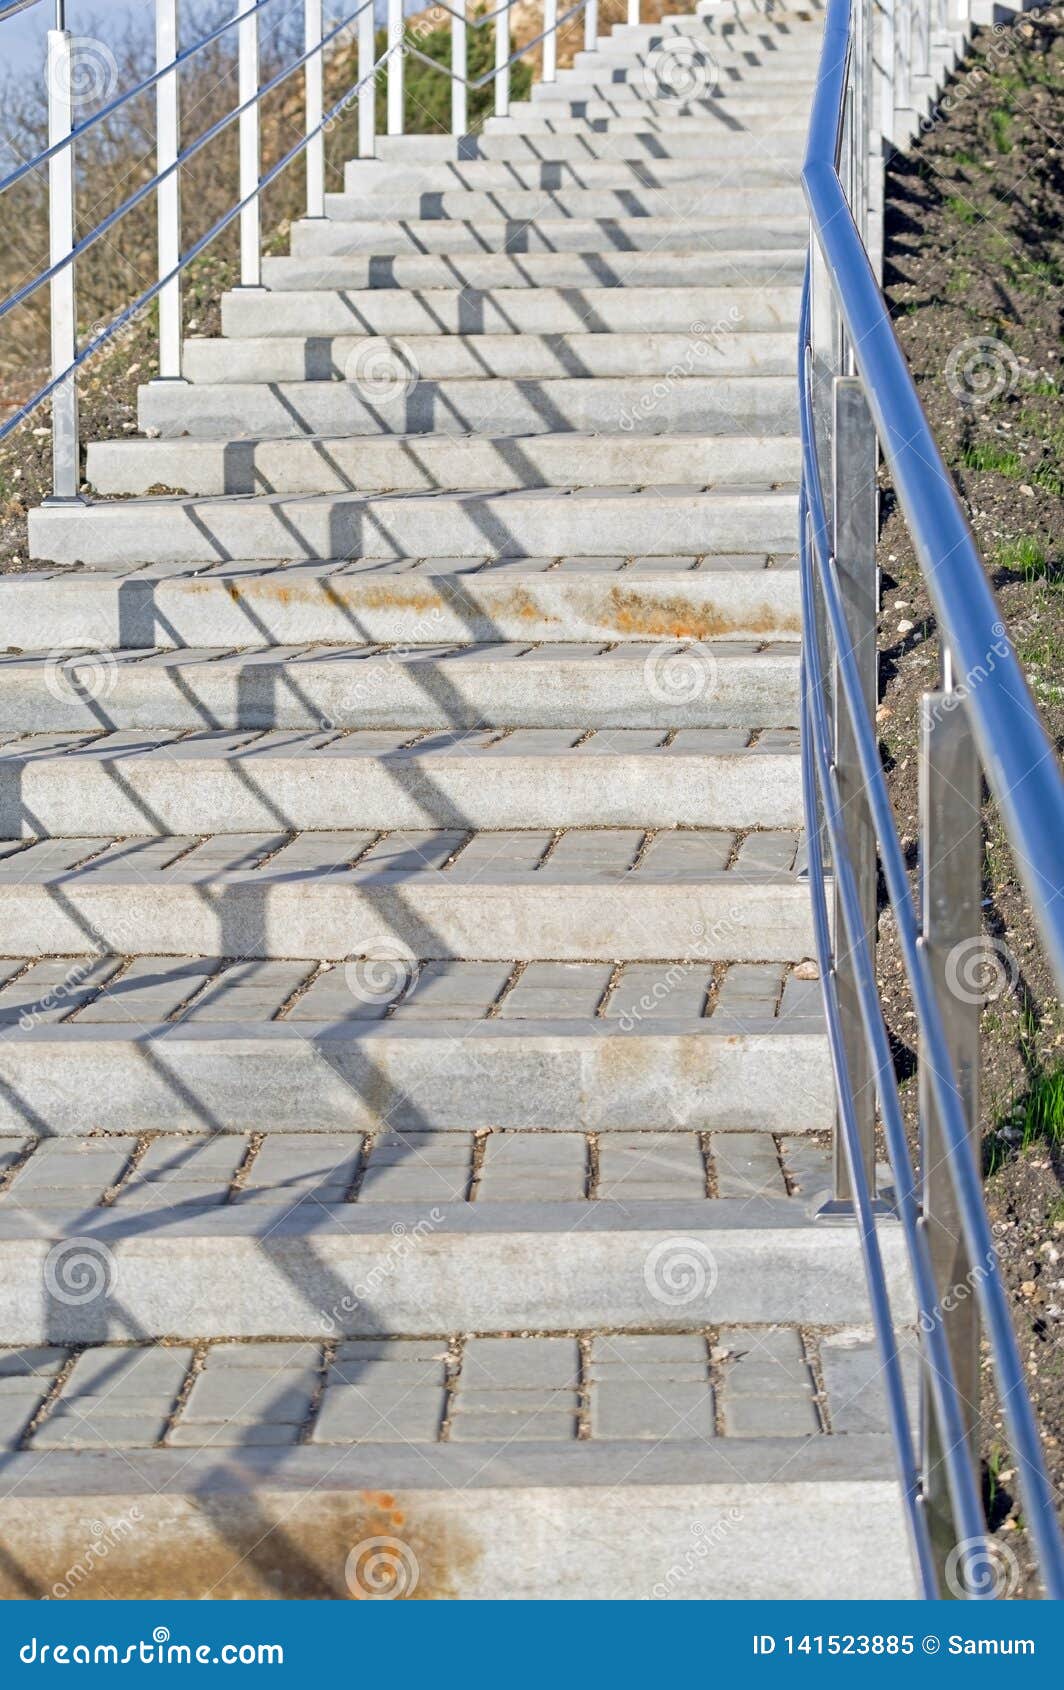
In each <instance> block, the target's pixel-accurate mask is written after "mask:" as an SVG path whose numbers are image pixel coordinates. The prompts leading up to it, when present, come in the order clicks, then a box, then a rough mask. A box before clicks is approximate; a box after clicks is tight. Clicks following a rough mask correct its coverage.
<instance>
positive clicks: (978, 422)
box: [879, 9, 1064, 1595]
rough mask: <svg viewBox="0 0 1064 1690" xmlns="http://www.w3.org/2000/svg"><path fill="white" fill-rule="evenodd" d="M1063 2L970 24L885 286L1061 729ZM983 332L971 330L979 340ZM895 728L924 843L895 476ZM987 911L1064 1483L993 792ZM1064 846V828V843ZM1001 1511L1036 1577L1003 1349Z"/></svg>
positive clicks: (997, 1141) (1062, 1305)
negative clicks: (1006, 21)
mask: <svg viewBox="0 0 1064 1690" xmlns="http://www.w3.org/2000/svg"><path fill="white" fill-rule="evenodd" d="M1062 146H1064V10H1061V9H1056V10H1046V11H1043V12H1041V13H1038V14H1029V15H1028V16H1027V17H1026V18H1025V19H1023V20H1021V21H1018V22H1016V23H1014V24H1011V25H1009V26H1004V27H1000V28H995V29H993V30H986V31H983V32H981V33H980V35H979V36H978V37H977V39H976V43H975V47H974V50H973V52H972V53H971V55H970V57H969V59H968V60H967V61H966V64H965V67H964V70H963V72H962V73H961V74H959V75H958V76H957V77H956V78H955V79H954V80H953V82H952V83H951V84H950V86H949V88H948V89H947V91H946V94H945V95H944V96H943V98H942V100H941V101H940V102H939V108H938V112H937V114H936V117H935V120H934V121H933V123H931V124H930V125H929V126H928V128H927V131H926V133H924V134H923V135H922V136H921V138H920V140H919V141H918V142H917V144H916V145H915V146H914V147H913V148H912V150H911V151H910V152H909V153H908V154H907V155H906V156H905V157H900V156H899V157H898V158H896V159H895V160H894V162H893V164H892V166H891V168H890V171H889V174H888V180H887V206H886V262H885V287H886V291H887V295H888V298H889V300H890V303H891V306H892V309H893V312H894V316H895V322H896V327H897V330H898V334H899V336H900V338H901V341H902V345H903V346H904V348H905V352H906V354H907V356H908V358H909V362H910V364H911V366H912V369H913V373H914V375H915V377H916V381H917V385H918V387H919V391H920V397H921V399H922V401H923V404H924V407H925V409H926V411H927V414H928V417H929V419H930V422H931V425H932V428H933V429H934V431H935V434H936V436H937V438H938V441H939V444H940V446H941V448H942V451H943V453H944V456H945V458H946V461H947V464H948V466H949V468H950V470H951V471H952V473H953V475H954V478H955V481H956V485H957V487H958V490H959V492H960V494H961V497H962V500H963V503H964V506H965V509H966V510H967V512H968V515H969V518H970V521H971V524H972V528H973V531H974V533H975V536H976V540H977V541H978V544H979V548H980V550H981V552H982V555H983V557H984V559H985V560H986V566H987V569H988V572H989V574H990V577H991V579H992V581H993V583H994V586H995V588H996V590H997V593H998V597H999V600H1000V604H1001V608H1002V612H1003V617H1002V620H1003V621H1004V622H1005V624H1006V625H1007V627H1008V628H1009V630H1010V633H1011V635H1012V637H1013V640H1014V642H1015V644H1016V648H1017V650H1018V652H1019V655H1020V658H1021V661H1022V662H1023V664H1024V667H1025V670H1026V672H1027V676H1028V681H1029V684H1030V686H1031V689H1032V692H1033V694H1034V697H1035V699H1036V702H1037V704H1038V706H1039V708H1040V710H1041V713H1042V718H1043V721H1044V722H1045V724H1046V727H1047V729H1048V731H1049V733H1050V735H1051V737H1052V738H1053V740H1054V743H1055V744H1056V746H1057V747H1058V750H1059V748H1060V746H1061V736H1062V733H1064V399H1062V393H1061V386H1062V382H1064V365H1062V361H1061V350H1062V341H1061V311H1062V300H1064V294H1062V292H1061V284H1062V283H1064V232H1062V224H1064V152H1062ZM977 340H978V341H980V342H981V343H982V344H981V345H980V346H979V347H976V348H973V347H972V346H971V343H972V342H973V341H977ZM883 511H884V526H883V531H882V549H881V554H880V561H881V567H882V570H883V581H884V594H883V610H882V615H881V623H880V649H881V651H882V652H883V654H884V658H883V674H882V680H883V688H882V705H881V708H880V712H879V721H880V732H881V743H882V749H883V754H884V758H885V760H886V763H887V767H888V769H889V778H890V784H891V788H892V797H893V800H894V805H895V814H896V816H897V817H898V818H899V821H900V825H901V827H902V829H903V831H904V832H905V834H906V838H905V839H904V843H905V844H906V846H910V847H911V846H913V845H914V843H915V836H916V811H917V759H916V745H917V722H918V711H919V700H920V694H921V693H922V692H923V691H925V690H927V689H930V688H933V687H935V686H936V684H937V677H938V663H939V655H938V641H937V637H936V632H935V619H934V616H933V613H932V610H931V605H930V601H929V599H928V595H927V592H926V590H925V588H924V586H923V583H922V580H921V577H920V573H919V570H918V568H917V565H916V561H915V557H914V554H913V550H912V547H911V545H910V543H909V540H908V536H907V533H906V530H905V525H904V522H903V520H902V517H901V514H900V512H899V511H898V509H897V508H896V504H895V501H894V499H893V495H892V492H891V489H890V487H889V485H885V486H884V495H883ZM986 831H987V845H986V858H985V871H984V890H983V897H984V901H985V902H984V911H985V917H986V928H987V932H988V933H989V934H990V935H991V936H992V939H993V940H994V942H995V945H996V946H997V947H998V955H999V956H1000V957H1001V958H1002V959H1003V960H1004V964H1005V967H1004V969H1003V971H1002V972H1003V977H1004V989H1003V990H1000V991H998V993H997V995H995V996H993V997H991V998H990V999H989V1001H987V1002H986V1004H985V1008H984V1010H983V1016H982V1031H983V1041H984V1042H983V1072H982V1081H981V1084H982V1096H981V1106H980V1116H981V1120H980V1126H981V1131H982V1133H983V1154H984V1166H985V1169H986V1173H987V1183H986V1194H987V1202H988V1205H989V1209H990V1215H991V1219H992V1222H993V1224H994V1228H995V1233H996V1238H997V1245H998V1249H999V1253H1000V1257H1001V1262H1002V1266H1003V1270H1004V1273H1005V1277H1006V1280H1007V1283H1008V1287H1009V1291H1010V1294H1011V1298H1012V1305H1013V1315H1014V1320H1015V1324H1016V1330H1017V1334H1018V1336H1019V1340H1020V1346H1021V1350H1022V1353H1023V1357H1024V1360H1025V1362H1026V1364H1027V1368H1028V1373H1029V1379H1030V1386H1031V1394H1032V1398H1033V1400H1034V1405H1035V1410H1036V1413H1037V1415H1038V1417H1039V1420H1040V1422H1041V1426H1042V1429H1043V1433H1044V1438H1045V1445H1046V1452H1047V1457H1048V1461H1049V1467H1050V1475H1051V1478H1052V1480H1053V1483H1054V1486H1055V1488H1056V1491H1057V1495H1058V1496H1064V1193H1062V1180H1064V1008H1062V1005H1061V1002H1060V999H1059V997H1058V995H1057V992H1056V988H1055V987H1054V983H1053V980H1052V977H1051V974H1050V972H1049V969H1048V966H1047V964H1046V960H1045V957H1044V955H1043V952H1042V950H1041V947H1040V944H1039V941H1038V936H1037V933H1036V930H1035V926H1034V923H1033V920H1032V916H1031V911H1030V907H1029V904H1028V901H1027V898H1026V895H1025V893H1024V890H1023V887H1022V885H1021V883H1020V880H1019V878H1018V876H1017V873H1016V870H1015V866H1014V863H1013V860H1012V856H1011V853H1010V850H1009V847H1008V844H1007V842H1006V839H1005V836H1004V832H1003V829H1002V827H1001V823H1000V820H999V818H998V815H997V812H996V810H995V808H994V806H993V805H992V804H988V806H987V810H986ZM1061 860H1062V863H1064V842H1062V858H1061ZM879 961H880V974H881V983H882V992H883V999H884V1003H885V1006H886V1010H887V1015H888V1019H889V1021H890V1024H891V1031H892V1033H893V1035H894V1038H895V1041H896V1048H897V1050H898V1051H899V1053H900V1060H899V1068H900V1071H901V1072H902V1073H903V1074H905V1075H907V1076H908V1077H907V1078H906V1079H905V1081H904V1084H903V1096H904V1098H905V1102H906V1108H907V1112H908V1115H909V1117H910V1120H912V1119H913V1117H914V1116H915V1102H916V1097H915V1092H916V1080H915V1078H914V1077H913V1073H914V1068H915V1063H914V1060H913V1058H914V1054H915V1053H914V1052H913V1049H912V1044H913V1026H914V1020H913V1015H912V1008H911V1004H910V1001H909V997H908V993H907V991H906V989H905V985H904V977H903V973H902V968H901V964H900V961H899V958H898V953H897V947H896V945H895V943H894V942H893V938H892V929H891V927H890V924H889V921H884V922H883V923H882V926H881V934H880V959H879ZM982 1430H983V1436H982V1444H983V1456H984V1460H985V1462H986V1473H987V1497H988V1500H989V1502H990V1508H991V1521H992V1524H993V1525H994V1527H995V1528H996V1529H997V1530H998V1532H999V1534H1000V1535H1001V1536H1002V1538H1003V1539H1004V1540H1006V1541H1008V1542H1009V1543H1010V1544H1011V1546H1012V1548H1013V1549H1014V1550H1015V1551H1016V1552H1017V1554H1018V1556H1019V1559H1020V1562H1021V1569H1022V1573H1023V1582H1022V1584H1021V1586H1020V1587H1019V1589H1018V1590H1017V1592H1016V1593H1017V1594H1026V1595H1032V1594H1035V1590H1036V1587H1035V1584H1034V1581H1033V1577H1032V1572H1031V1566H1030V1555H1029V1552H1028V1546H1027V1543H1026V1537H1025V1533H1024V1531H1023V1521H1022V1514H1021V1505H1020V1501H1019V1498H1018V1496H1017V1493H1016V1490H1015V1485H1014V1483H1012V1482H1011V1481H1012V1479H1013V1474H1012V1470H1011V1462H1010V1459H1009V1456H1008V1451H1007V1445H1006V1441H1005V1437H1004V1433H1003V1430H1002V1420H1001V1414H1000V1411H999V1409H998V1407H997V1403H996V1399H995V1397H994V1394H993V1389H992V1385H991V1382H990V1379H989V1369H988V1370H987V1389H986V1393H985V1397H984V1403H983V1429H982Z"/></svg>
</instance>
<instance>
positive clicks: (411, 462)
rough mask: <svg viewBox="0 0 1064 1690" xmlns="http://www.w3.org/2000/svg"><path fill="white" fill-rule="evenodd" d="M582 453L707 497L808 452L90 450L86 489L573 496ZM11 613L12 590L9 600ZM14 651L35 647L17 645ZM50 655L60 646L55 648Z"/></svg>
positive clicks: (181, 445)
mask: <svg viewBox="0 0 1064 1690" xmlns="http://www.w3.org/2000/svg"><path fill="white" fill-rule="evenodd" d="M575 450H578V451H579V454H580V457H579V473H580V484H581V486H583V487H640V486H644V485H646V484H648V483H655V484H657V485H658V486H669V485H672V484H676V485H680V486H698V485H699V484H700V483H702V482H703V481H705V480H706V478H707V477H711V478H712V480H713V481H714V482H719V483H728V482H734V483H739V484H741V483H742V482H744V481H754V482H761V483H764V482H796V481H797V480H798V473H799V468H800V461H799V460H800V453H799V442H798V441H797V440H796V439H795V438H794V437H793V436H791V435H784V434H781V435H769V436H768V437H766V438H761V439H750V438H749V437H748V436H745V435H734V436H733V435H720V436H718V437H715V438H714V437H712V436H704V435H703V436H696V435H674V436H672V438H671V439H670V438H666V437H664V436H661V435H638V434H634V433H632V434H623V435H614V436H609V435H597V436H590V437H588V436H585V437H582V438H581V439H580V441H579V444H578V445H577V443H576V442H575V441H574V440H573V438H572V436H570V435H565V434H563V435H549V434H548V435H529V436H526V437H525V438H524V439H519V440H514V439H512V438H509V437H508V438H505V439H502V440H498V441H490V440H478V439H476V438H471V437H469V436H467V435H464V436H459V437H457V438H456V437H454V436H451V437H448V436H442V437H439V438H437V437H434V436H431V435H428V436H425V437H424V439H423V441H421V442H419V444H418V446H417V450H416V451H415V452H412V451H411V450H410V447H409V445H408V443H407V440H406V439H403V440H402V441H398V440H395V439H390V438H389V437H388V436H386V435H385V436H382V437H381V438H379V439H374V438H372V437H370V438H362V439H359V440H347V439H334V440H325V441H322V440H321V439H320V437H319V438H318V439H315V440H314V441H302V440H290V441H280V442H278V441H255V442H251V441H249V442H247V443H245V444H241V443H239V442H233V443H232V444H226V443H225V442H222V441H219V442H214V441H199V442H195V441H190V440H181V441H173V442H170V441H161V440H158V441H148V440H145V441H140V440H127V441H122V440H119V441H101V442H98V443H95V444H92V445H90V446H89V450H88V470H87V474H88V479H89V481H90V483H91V484H92V486H93V487H94V488H95V490H96V491H97V492H98V493H104V494H110V493H147V492H148V491H149V489H151V488H153V487H173V488H176V489H179V490H180V491H181V492H183V493H189V494H200V495H209V494H221V493H261V492H270V493H343V492H353V491H357V492H363V493H370V492H377V491H381V492H384V491H388V492H393V493H427V492H432V491H435V490H438V489H444V490H447V489H454V490H463V491H466V492H474V491H476V489H478V488H485V489H494V490H495V491H500V492H501V491H504V490H506V489H507V488H512V489H515V490H516V489H519V488H522V487H566V486H569V485H570V483H571V482H572V478H573V453H574V451H575ZM10 602H11V597H10V589H7V590H6V592H5V597H4V598H3V599H2V600H0V603H2V604H5V605H7V604H9V603H10ZM12 643H13V644H21V645H23V646H25V645H26V642H25V641H19V640H15V639H14V636H12ZM52 644H55V640H54V638H53V640H52Z"/></svg>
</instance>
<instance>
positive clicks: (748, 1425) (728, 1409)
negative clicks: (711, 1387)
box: [722, 1392, 820, 1438]
mask: <svg viewBox="0 0 1064 1690" xmlns="http://www.w3.org/2000/svg"><path fill="white" fill-rule="evenodd" d="M722 1411H723V1415H724V1430H725V1432H726V1434H727V1435H728V1437H731V1438H800V1437H804V1436H805V1435H807V1434H808V1433H812V1432H818V1431H819V1430H820V1421H819V1420H818V1418H817V1412H816V1405H815V1403H814V1402H813V1400H812V1398H811V1397H797V1396H794V1397H785V1396H779V1397H760V1396H757V1397H734V1396H730V1395H728V1394H727V1393H726V1392H725V1393H724V1396H723V1404H722Z"/></svg>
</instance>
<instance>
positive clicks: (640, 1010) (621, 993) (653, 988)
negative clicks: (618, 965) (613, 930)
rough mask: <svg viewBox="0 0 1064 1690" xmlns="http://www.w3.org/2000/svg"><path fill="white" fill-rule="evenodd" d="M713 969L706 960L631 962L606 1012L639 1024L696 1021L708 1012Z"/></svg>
mask: <svg viewBox="0 0 1064 1690" xmlns="http://www.w3.org/2000/svg"><path fill="white" fill-rule="evenodd" d="M712 982H713V971H712V969H710V968H709V967H708V966H707V965H706V964H705V963H701V962H695V963H685V962H671V963H642V962H635V963H629V964H628V965H627V966H626V967H625V968H623V969H622V970H621V975H620V979H619V980H618V981H617V984H616V985H615V986H614V988H613V991H612V992H611V993H610V996H609V1000H608V1001H607V1003H606V1005H605V1009H604V1011H603V1013H604V1014H605V1015H607V1016H610V1017H611V1018H613V1017H617V1018H619V1019H621V1020H622V1021H625V1022H627V1023H629V1024H630V1025H631V1026H634V1027H638V1026H641V1025H642V1024H643V1023H644V1022H647V1021H695V1020H700V1019H701V1017H702V1016H703V1014H704V1013H705V1008H706V999H707V997H708V995H709V989H710V986H711V985H712Z"/></svg>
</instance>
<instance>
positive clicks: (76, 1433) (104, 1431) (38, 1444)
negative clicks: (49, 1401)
mask: <svg viewBox="0 0 1064 1690" xmlns="http://www.w3.org/2000/svg"><path fill="white" fill-rule="evenodd" d="M165 1430H166V1416H165V1415H161V1414H160V1415H154V1414H145V1415H109V1416H106V1417H100V1418H95V1417H94V1418H92V1419H85V1420H80V1419H78V1420H75V1419H62V1418H53V1417H51V1416H50V1417H49V1418H48V1419H47V1420H45V1421H44V1422H43V1423H42V1424H41V1425H40V1426H38V1428H37V1430H36V1431H35V1432H34V1433H33V1436H32V1439H31V1447H32V1448H33V1449H150V1448H151V1447H152V1446H153V1445H154V1444H157V1443H159V1442H160V1441H161V1439H162V1436H163V1433H164V1432H165Z"/></svg>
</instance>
